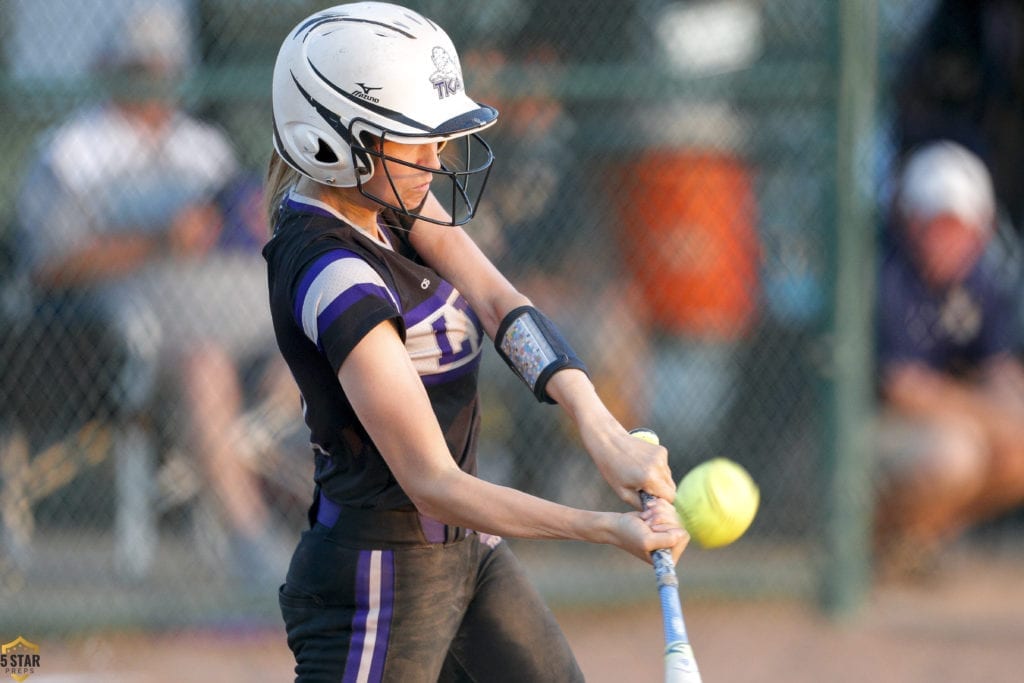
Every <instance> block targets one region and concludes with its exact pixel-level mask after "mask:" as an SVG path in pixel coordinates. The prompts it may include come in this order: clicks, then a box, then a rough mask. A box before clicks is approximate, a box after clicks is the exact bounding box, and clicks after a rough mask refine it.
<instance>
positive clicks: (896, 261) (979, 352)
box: [877, 240, 1012, 373]
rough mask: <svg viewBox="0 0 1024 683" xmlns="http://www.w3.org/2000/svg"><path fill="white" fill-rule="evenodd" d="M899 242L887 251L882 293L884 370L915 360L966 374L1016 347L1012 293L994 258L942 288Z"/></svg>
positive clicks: (880, 331)
mask: <svg viewBox="0 0 1024 683" xmlns="http://www.w3.org/2000/svg"><path fill="white" fill-rule="evenodd" d="M893 242H895V240H892V242H891V243H890V244H887V245H886V246H887V247H888V248H887V249H885V251H884V252H883V258H884V260H883V262H882V264H881V280H880V287H879V292H878V330H877V331H878V349H877V351H878V361H879V366H880V368H881V369H884V368H885V367H886V366H887V365H890V364H892V363H899V362H910V361H914V362H919V363H923V364H925V365H927V366H929V367H931V368H933V369H935V370H938V371H943V372H953V373H960V372H963V371H966V370H969V369H971V368H976V367H977V366H978V365H979V364H980V363H982V362H984V361H985V360H987V359H989V358H991V357H993V356H995V355H997V354H1000V353H1005V352H1009V351H1010V350H1011V340H1012V328H1011V323H1012V316H1011V315H1010V311H1012V307H1011V305H1010V304H1011V301H1010V292H1009V290H1008V289H1007V287H1006V286H1005V285H1004V284H1003V282H1002V280H1003V278H1001V277H1000V276H999V275H998V273H996V272H994V271H993V269H992V267H991V264H990V262H989V261H987V260H985V259H982V261H981V262H979V264H978V265H977V266H976V267H975V268H974V270H973V271H972V272H971V273H970V275H969V276H968V277H967V278H966V279H965V280H964V281H963V282H962V283H960V284H959V285H956V286H954V287H952V288H949V289H946V290H942V291H936V290H934V289H931V288H929V287H928V285H927V284H926V283H925V282H924V281H923V280H922V279H921V277H920V276H919V275H918V274H917V272H916V270H915V268H914V265H913V263H912V262H911V260H910V259H911V257H910V255H909V254H908V253H907V252H906V250H905V249H903V248H901V246H900V245H898V244H894V243H893Z"/></svg>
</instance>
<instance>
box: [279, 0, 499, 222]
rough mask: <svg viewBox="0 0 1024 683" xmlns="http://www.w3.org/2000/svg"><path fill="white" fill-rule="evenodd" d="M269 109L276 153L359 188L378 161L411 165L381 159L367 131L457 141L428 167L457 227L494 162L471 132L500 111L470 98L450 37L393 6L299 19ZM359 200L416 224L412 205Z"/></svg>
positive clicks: (409, 139) (329, 181)
mask: <svg viewBox="0 0 1024 683" xmlns="http://www.w3.org/2000/svg"><path fill="white" fill-rule="evenodd" d="M273 111H274V149H275V150H277V153H278V154H280V155H281V157H282V158H283V159H284V161H285V162H286V163H287V164H288V165H290V166H291V167H292V168H294V169H295V170H297V171H298V172H299V173H301V174H302V175H304V176H306V177H308V178H311V179H313V180H315V181H317V182H319V183H323V184H325V185H332V186H337V187H358V188H359V189H360V190H361V191H363V183H364V182H366V181H367V180H369V179H370V178H371V177H372V176H373V173H374V168H375V164H374V160H375V159H384V158H387V159H388V161H389V163H399V164H402V163H404V165H406V166H413V164H409V163H405V162H401V161H400V160H397V159H393V158H391V157H385V156H383V155H382V154H381V152H380V149H379V147H378V146H376V145H372V144H370V140H369V139H367V138H366V137H365V135H364V134H369V135H372V136H375V137H376V138H380V139H384V140H391V141H394V142H399V143H404V144H422V143H430V142H450V141H456V140H458V141H461V143H462V144H458V145H452V144H449V145H447V147H446V153H445V154H444V156H443V158H442V165H441V169H440V170H436V169H426V170H430V171H432V172H433V173H434V174H435V175H434V178H435V180H434V184H433V187H432V189H433V190H434V194H435V195H436V196H437V197H438V198H439V199H440V200H441V201H442V202H445V201H446V200H448V199H450V205H449V206H448V208H449V211H450V213H451V214H452V222H451V224H453V225H461V224H462V223H465V222H466V221H468V220H469V219H470V218H472V215H473V213H474V212H475V210H476V205H477V202H478V201H479V198H480V195H481V194H482V192H483V188H484V185H485V184H486V180H487V176H488V174H489V173H490V168H491V164H492V163H493V161H494V156H493V154H492V153H491V150H490V148H489V147H488V146H487V144H486V143H485V142H484V141H483V139H482V138H480V137H479V136H478V135H477V133H478V132H479V131H481V130H483V129H484V128H487V127H488V126H490V125H492V124H493V123H494V122H495V121H496V120H497V117H498V112H497V110H496V109H494V108H493V107H489V106H487V105H484V104H479V103H477V102H474V101H473V100H472V99H470V98H469V97H468V96H467V95H466V92H465V88H464V86H463V80H462V67H461V65H460V62H459V56H458V53H457V52H456V51H455V47H454V45H453V44H452V41H451V39H450V38H449V37H448V35H447V34H446V33H445V32H444V31H443V30H442V29H441V28H440V27H439V26H438V25H437V24H435V23H434V22H432V21H431V20H429V19H427V18H426V17H424V16H422V15H420V14H418V13H416V12H414V11H412V10H409V9H406V8H404V7H400V6H398V5H393V4H389V3H384V2H356V3H352V4H347V5H338V6H336V7H332V8H330V9H325V10H322V11H320V12H317V13H316V14H313V15H311V16H310V17H308V18H306V19H305V20H304V21H302V22H300V23H299V24H298V26H296V27H295V28H294V29H293V30H292V32H291V33H290V34H289V35H288V37H287V38H286V39H285V41H284V43H283V45H282V46H281V50H280V52H279V53H278V56H277V62H276V63H275V65H274V81H273ZM456 148H459V149H456ZM459 152H461V154H459ZM416 168H420V167H418V166H417V167H416ZM445 185H447V186H445ZM363 194H366V196H368V197H370V198H371V199H373V200H375V201H377V202H378V203H381V204H384V205H386V206H390V207H391V208H393V209H396V210H399V211H401V212H403V213H406V214H409V215H412V216H415V217H419V218H422V216H419V215H418V214H416V213H415V209H416V207H406V206H404V205H403V206H393V205H391V204H388V203H387V202H385V201H382V200H381V199H380V198H379V197H375V196H372V195H369V194H367V193H366V192H365V191H363ZM427 220H430V219H427ZM433 222H437V221H433Z"/></svg>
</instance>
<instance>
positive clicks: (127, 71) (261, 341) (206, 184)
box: [18, 0, 298, 578]
mask: <svg viewBox="0 0 1024 683" xmlns="http://www.w3.org/2000/svg"><path fill="white" fill-rule="evenodd" d="M119 7H121V6H119ZM121 9H122V10H123V16H121V17H120V20H119V21H118V22H116V24H115V26H114V30H112V31H111V35H110V36H109V40H107V41H106V46H105V48H104V49H103V50H102V51H101V53H100V55H99V56H98V59H97V60H96V61H97V64H96V66H97V74H98V75H99V76H100V77H101V78H104V79H105V84H106V85H108V86H109V88H110V90H111V97H110V98H108V99H106V100H104V101H101V102H97V103H95V104H92V105H90V106H87V107H85V108H83V110H81V111H78V112H76V113H75V114H74V115H73V116H71V117H70V118H69V120H67V121H66V122H64V123H62V124H61V125H59V126H57V127H55V128H54V129H53V130H51V131H50V132H49V133H48V134H47V136H45V137H44V138H43V140H42V142H41V145H40V150H39V153H38V155H37V158H36V159H35V162H34V163H33V164H32V165H31V167H30V168H29V170H28V173H27V175H26V180H25V182H24V185H23V188H22V191H21V192H20V194H19V198H18V219H19V220H18V222H19V227H20V229H21V231H22V237H23V239H22V240H21V241H20V246H21V249H22V252H21V254H20V258H21V265H22V267H23V268H24V269H25V270H26V271H27V272H28V273H29V274H30V278H31V281H32V283H33V284H34V286H35V288H36V290H37V292H38V294H39V296H40V298H41V299H46V300H52V301H56V302H60V304H59V305H60V310H61V311H68V312H69V314H71V313H72V312H74V311H75V310H83V309H87V310H88V311H89V312H88V313H87V315H91V316H96V317H99V318H100V319H102V320H103V323H104V324H105V325H106V326H107V327H108V328H110V329H112V330H115V331H116V334H118V335H120V336H121V337H123V338H124V339H125V344H126V346H127V347H128V350H129V351H130V354H131V359H130V360H131V362H130V363H128V364H127V366H126V368H125V370H124V371H122V372H121V373H120V374H119V379H118V387H117V389H118V390H119V391H120V392H121V393H123V394H125V395H126V396H128V397H131V399H132V400H126V401H124V403H125V404H128V405H129V407H130V408H131V409H133V410H135V411H141V412H142V413H143V414H144V415H145V414H147V413H148V412H152V408H153V406H152V404H153V402H154V400H155V398H156V394H155V393H154V392H155V389H156V387H159V386H163V385H164V384H165V382H163V381H159V380H165V379H169V380H170V382H169V383H170V384H171V385H172V386H174V388H175V389H176V390H177V392H176V395H177V396H179V397H180V399H181V400H180V406H179V405H178V403H177V402H172V403H173V404H174V405H175V408H176V409H177V410H179V411H180V412H182V413H183V414H184V416H183V419H182V420H181V428H180V429H178V428H177V427H178V424H177V423H176V422H175V420H174V419H173V418H175V415H174V413H173V409H172V410H171V411H166V413H164V412H163V410H164V409H163V408H162V407H161V411H162V412H161V413H160V415H161V417H162V418H163V419H164V422H166V423H169V424H172V425H174V431H175V432H176V433H177V432H180V433H181V434H182V435H184V438H182V439H181V440H180V441H181V443H178V444H175V445H183V446H185V447H186V450H187V451H189V452H194V453H196V455H197V456H198V457H197V459H198V461H199V462H200V463H201V465H202V467H201V468H199V469H200V471H201V473H202V479H203V481H204V482H206V483H208V489H209V490H210V491H212V492H214V493H215V495H214V496H213V500H214V501H215V502H216V503H218V505H219V509H220V512H221V513H222V514H221V516H222V517H223V518H224V519H225V521H226V526H228V527H229V529H230V533H231V536H230V539H231V545H232V549H233V555H234V556H235V557H234V558H233V559H235V560H236V562H235V565H236V567H235V568H236V569H237V570H238V571H239V573H242V574H244V575H245V576H248V577H254V578H262V577H263V576H274V577H276V576H277V575H278V574H279V573H281V572H283V567H284V563H285V562H286V560H287V552H286V550H284V549H283V548H281V549H278V548H277V546H278V541H277V536H276V534H275V533H274V529H273V526H272V521H273V520H272V517H271V512H272V511H271V510H269V508H268V506H267V504H266V503H265V501H264V498H263V494H262V490H261V483H260V482H259V480H258V479H257V478H256V476H255V474H254V473H253V472H252V471H251V469H250V468H249V467H248V466H247V464H246V461H245V457H246V456H248V455H249V454H250V452H251V450H252V449H251V448H249V445H250V444H249V441H248V439H247V437H248V433H243V428H242V422H241V413H242V410H243V407H244V405H243V398H244V394H243V387H244V383H243V379H244V377H243V374H242V368H243V366H247V365H248V364H249V362H250V361H257V360H259V359H260V358H262V357H264V356H266V355H267V354H269V353H271V352H273V351H274V350H275V347H274V337H273V330H272V327H271V321H270V310H269V306H268V304H267V301H266V274H265V268H264V264H263V259H262V256H261V255H260V254H259V251H258V248H257V247H258V244H257V245H256V247H252V248H249V249H247V250H243V249H237V248H230V249H229V248H227V247H228V246H232V245H227V244H226V243H225V238H226V235H227V231H226V230H225V225H226V223H225V220H226V219H227V220H230V219H233V218H237V217H238V213H237V210H236V208H237V207H232V206H230V205H229V202H226V201H224V200H225V199H226V198H227V197H228V195H230V194H231V193H232V192H233V191H234V190H235V184H236V181H237V180H238V178H239V177H240V176H239V165H238V161H237V159H236V157H235V152H234V149H233V146H232V144H231V141H230V140H229V139H228V138H227V136H226V135H225V134H224V132H222V131H221V130H220V129H218V128H217V127H215V126H213V125H211V124H209V123H207V122H205V121H201V120H198V119H197V118H195V117H193V116H191V115H190V114H189V113H187V112H185V111H184V110H182V109H181V108H180V107H179V104H178V102H177V97H176V90H177V88H178V86H179V84H180V80H181V77H182V75H183V73H184V72H185V70H186V69H187V68H188V67H189V65H190V61H191V53H192V41H191V35H192V34H191V29H190V25H189V17H188V15H187V14H186V12H185V10H184V9H183V8H182V6H181V3H177V2H168V1H166V0H165V1H164V2H155V1H150V2H141V1H140V2H133V3H130V4H129V5H128V6H125V7H121ZM257 204H258V201H257ZM257 220H258V219H257ZM263 230H265V228H263V227H262V225H260V226H259V231H260V232H261V233H262V231H263ZM262 240H263V238H262V235H260V237H259V240H258V242H259V243H262ZM57 327H58V328H59V327H60V325H59V323H58V325H57ZM47 342H49V340H47ZM73 361H74V359H72V362H73ZM269 367H270V369H271V370H272V371H276V373H277V374H278V375H281V376H282V377H284V378H286V379H287V381H288V382H289V383H290V378H287V373H286V370H285V368H284V365H283V363H282V362H280V361H279V360H277V359H276V358H275V359H274V361H273V363H272V364H271V365H270V366H269ZM165 376H166V377H165ZM268 379H276V377H273V378H271V377H270V376H269V375H268ZM275 386H276V385H275ZM286 398H287V400H289V401H294V404H295V406H296V410H295V412H297V406H298V397H297V395H296V394H295V392H294V390H292V389H291V388H290V386H289V389H288V391H287V392H286ZM169 418H170V419H169ZM130 464H132V465H134V464H136V463H130ZM151 485H152V482H145V481H140V482H136V483H133V484H132V485H131V487H132V488H147V489H148V487H150V486H151ZM155 515H156V512H155V510H140V511H137V512H136V513H135V514H132V515H130V516H129V517H131V518H132V520H137V519H140V518H143V517H150V518H151V517H155ZM132 523H133V524H136V525H138V526H141V527H143V528H145V529H146V531H144V532H142V533H134V534H130V533H123V534H119V538H125V539H126V538H133V537H138V538H135V540H134V541H133V542H132V543H130V544H129V543H127V542H125V543H123V544H121V545H119V548H118V553H117V554H118V567H119V568H120V569H122V570H123V571H124V572H125V573H126V574H129V575H141V574H143V573H144V572H145V571H147V570H148V568H149V566H150V563H151V562H152V561H153V553H154V550H155V545H154V544H155V541H156V539H155V538H153V533H152V532H151V530H149V527H153V526H155V520H149V523H147V524H138V523H137V521H133V522H132ZM122 546H124V547H123V548H122ZM275 552H276V554H277V555H278V561H277V562H276V563H274V562H273V561H272V559H271V558H273V557H274V553H275ZM264 561H265V562H266V564H267V566H266V567H265V568H264V567H262V566H261V564H260V563H261V562H264Z"/></svg>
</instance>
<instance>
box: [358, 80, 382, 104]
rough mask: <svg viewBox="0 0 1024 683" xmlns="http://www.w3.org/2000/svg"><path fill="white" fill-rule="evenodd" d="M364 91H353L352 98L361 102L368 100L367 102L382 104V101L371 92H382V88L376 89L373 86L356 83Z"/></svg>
mask: <svg viewBox="0 0 1024 683" xmlns="http://www.w3.org/2000/svg"><path fill="white" fill-rule="evenodd" d="M356 85H358V86H359V87H360V88H362V91H359V90H353V91H352V97H355V98H356V99H359V100H366V101H367V102H373V103H374V104H380V100H379V99H377V98H376V97H374V96H373V95H371V94H370V91H371V90H381V89H382V88H374V87H373V86H369V85H366V84H365V83H356Z"/></svg>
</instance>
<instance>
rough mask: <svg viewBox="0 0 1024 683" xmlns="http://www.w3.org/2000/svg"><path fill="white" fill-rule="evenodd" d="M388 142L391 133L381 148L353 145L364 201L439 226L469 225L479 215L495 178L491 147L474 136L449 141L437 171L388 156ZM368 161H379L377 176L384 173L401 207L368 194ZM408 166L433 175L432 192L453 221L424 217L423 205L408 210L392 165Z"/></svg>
mask: <svg viewBox="0 0 1024 683" xmlns="http://www.w3.org/2000/svg"><path fill="white" fill-rule="evenodd" d="M386 139H387V133H386V132H385V133H384V134H383V136H381V137H380V138H379V140H380V145H379V146H377V147H372V146H365V145H363V144H359V143H355V144H352V145H351V147H352V161H353V163H354V164H355V168H356V169H357V171H356V184H357V187H358V188H359V191H360V192H361V193H362V194H363V196H364V197H367V198H368V199H371V200H373V201H375V202H377V203H378V204H380V205H382V206H386V207H387V208H389V209H392V210H394V211H397V212H399V213H401V214H404V215H406V216H410V217H412V218H417V219H419V220H424V221H427V222H428V223H435V224H437V225H449V226H455V225H465V224H466V223H468V222H469V221H470V220H471V219H472V218H473V215H474V214H475V213H476V210H477V207H478V206H479V205H480V198H481V197H482V196H483V193H484V188H485V187H486V186H487V179H488V177H489V176H490V174H491V165H492V164H493V163H494V153H493V152H492V151H491V147H490V145H488V144H487V142H486V141H485V140H484V139H483V138H482V137H480V136H479V135H477V134H476V133H470V134H469V135H463V136H461V137H458V138H455V139H454V140H448V141H447V143H446V144H445V146H444V148H443V149H442V150H441V153H440V160H441V168H440V169H436V168H433V167H430V166H421V165H419V164H414V163H411V162H408V161H403V160H401V159H396V158H395V157H392V156H388V155H386V154H384V153H383V152H382V151H381V150H382V149H383V142H384V140H386ZM408 140H409V139H408V138H407V137H403V138H402V142H403V143H408ZM368 157H373V158H374V159H376V160H377V162H376V164H375V169H374V173H384V174H385V176H386V177H387V180H388V184H389V185H390V186H391V191H392V193H393V194H394V197H395V198H396V199H397V200H398V204H395V203H393V202H392V201H388V200H385V199H383V198H382V197H378V196H377V195H375V194H373V193H371V192H368V191H367V190H366V188H365V187H364V186H363V180H362V175H363V174H361V173H360V172H359V171H360V170H361V169H365V168H366V167H367V163H366V162H367V160H368ZM385 161H387V162H388V164H395V165H398V166H405V167H407V168H413V169H416V170H419V171H428V172H429V173H431V174H432V176H433V180H431V182H430V191H431V193H432V194H433V195H434V196H435V197H436V198H437V200H438V201H439V202H440V203H441V206H443V207H444V208H445V209H446V210H447V211H448V214H449V215H450V216H451V217H452V219H451V220H450V221H440V220H437V219H436V218H431V217H428V216H423V215H422V214H420V213H419V211H420V209H422V206H423V205H422V204H420V205H419V206H406V205H405V203H404V202H402V199H401V197H400V196H399V193H398V191H397V188H396V187H395V182H394V180H393V179H392V177H391V172H390V170H389V169H388V164H385V163H384V162H385Z"/></svg>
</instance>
